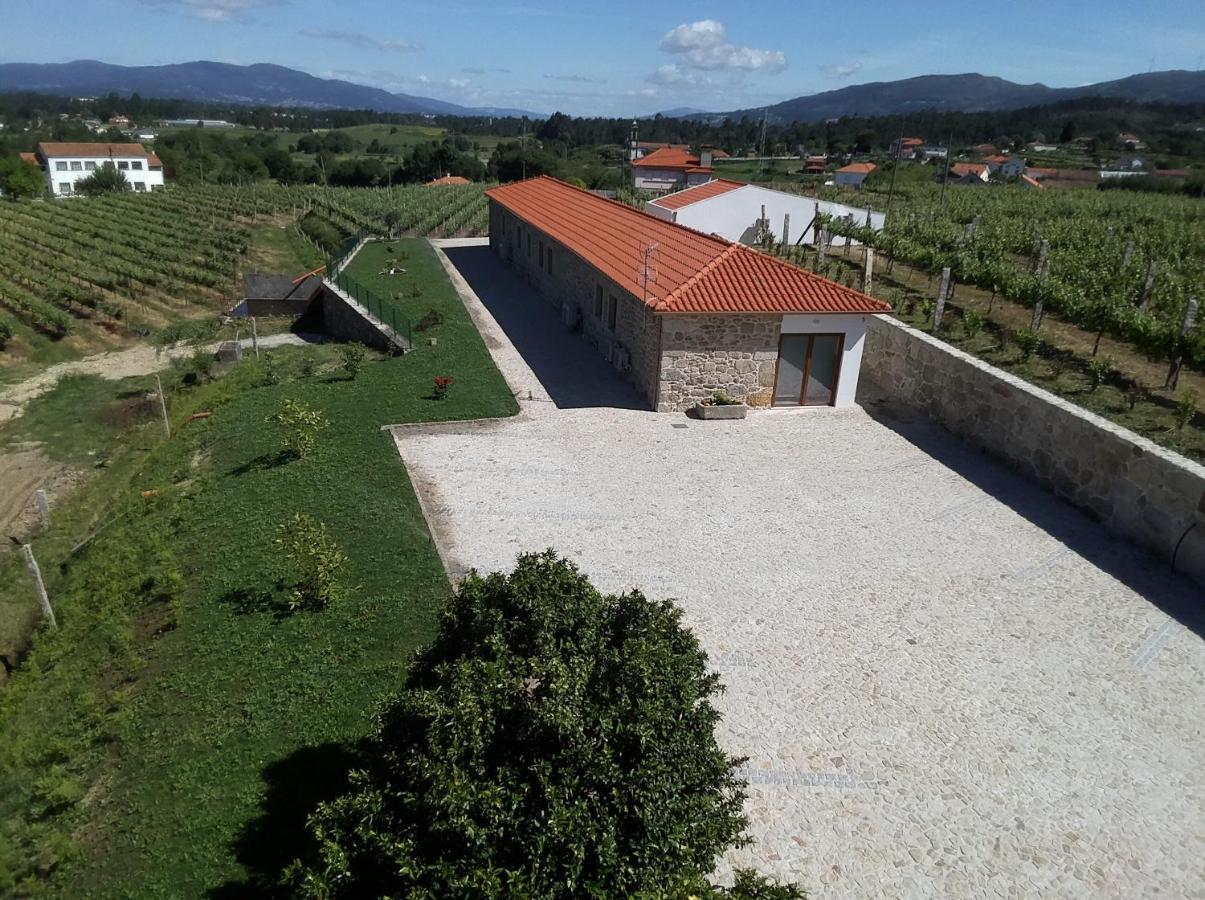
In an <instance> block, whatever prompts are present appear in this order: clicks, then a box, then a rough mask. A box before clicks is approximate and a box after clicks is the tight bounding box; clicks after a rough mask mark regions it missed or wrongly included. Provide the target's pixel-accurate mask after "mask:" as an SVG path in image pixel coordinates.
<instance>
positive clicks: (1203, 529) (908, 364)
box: [862, 316, 1205, 584]
mask: <svg viewBox="0 0 1205 900" xmlns="http://www.w3.org/2000/svg"><path fill="white" fill-rule="evenodd" d="M862 365H863V372H862V374H863V377H864V379H868V380H869V381H872V382H874V384H875V385H877V386H878V387H879V388H880V389H882V390H883V391H885V392H886V393H887V395H888V396H889V397H891V398H892V399H895V400H897V401H900V402H902V403H904V404H905V405H908V406H911V407H914V408H916V409H918V410H920V411H922V412H924V413H925V414H926V415H928V416H929V417H930V418H931V419H933V420H934V421H936V422H938V423H939V424H941V425H943V426H944V427H945V428H947V429H949V430H950V431H951V432H953V433H954V434H956V435H958V436H959V437H961V438H963V439H964V440H966V441H967V442H968V443H970V444H972V445H973V446H975V447H978V448H979V449H980V450H982V451H984V452H985V453H988V454H989V455H991V456H993V457H995V458H997V459H999V460H1000V461H1002V462H1004V463H1005V464H1006V465H1008V466H1009V467H1011V468H1013V469H1015V470H1017V471H1019V472H1020V473H1021V474H1023V475H1025V476H1027V477H1028V478H1031V479H1033V480H1034V481H1036V482H1038V483H1039V484H1041V485H1043V486H1044V487H1046V488H1048V489H1050V490H1051V491H1053V492H1054V493H1055V494H1057V495H1058V496H1060V497H1062V498H1063V499H1065V500H1067V501H1068V502H1070V503H1071V504H1072V505H1074V506H1077V507H1079V508H1080V509H1081V510H1083V511H1085V512H1087V513H1088V514H1089V515H1091V516H1092V517H1094V518H1096V519H1098V520H1099V521H1100V522H1102V523H1103V524H1104V525H1105V527H1106V528H1108V529H1109V530H1110V531H1112V532H1114V533H1115V534H1118V535H1120V536H1122V537H1125V538H1127V539H1129V540H1131V541H1133V542H1134V543H1136V544H1139V545H1141V546H1143V547H1146V548H1147V549H1149V550H1151V551H1152V552H1154V553H1155V554H1156V555H1157V556H1159V557H1161V558H1162V559H1165V560H1168V561H1170V560H1171V559H1172V554H1173V552H1174V551H1175V549H1176V546H1177V543H1179V542H1181V540H1182V543H1180V546H1179V552H1178V553H1177V555H1176V571H1178V572H1183V573H1186V574H1188V575H1189V576H1190V577H1192V578H1193V579H1194V580H1196V581H1197V582H1199V583H1201V584H1205V516H1201V514H1200V513H1199V512H1198V508H1199V505H1200V504H1201V503H1203V502H1205V467H1202V466H1200V465H1197V464H1196V463H1194V462H1192V461H1190V460H1188V459H1185V458H1184V457H1182V456H1180V455H1178V454H1176V453H1173V452H1171V451H1170V450H1166V449H1164V448H1162V447H1160V446H1158V445H1157V444H1154V443H1152V442H1151V441H1148V440H1147V439H1145V438H1143V437H1140V436H1139V435H1137V434H1134V433H1133V432H1132V431H1129V430H1127V429H1125V428H1122V427H1120V426H1118V425H1115V424H1113V423H1112V422H1109V421H1107V420H1105V419H1102V418H1101V417H1100V416H1097V415H1094V414H1093V413H1090V412H1088V411H1086V410H1084V409H1081V408H1080V407H1078V406H1075V405H1074V404H1071V403H1068V402H1067V401H1065V400H1063V399H1061V398H1059V397H1056V396H1054V395H1053V394H1051V393H1048V392H1047V391H1043V390H1041V389H1040V388H1036V387H1034V386H1033V385H1031V384H1029V383H1027V382H1025V381H1022V380H1021V379H1020V378H1016V377H1014V376H1012V375H1009V374H1008V373H1007V372H1002V371H1000V370H999V369H996V368H994V367H992V366H989V365H987V364H986V363H984V362H982V361H980V360H978V359H975V358H974V357H972V356H968V355H967V354H965V353H962V352H961V351H959V350H956V349H954V348H953V347H950V346H949V345H947V344H945V343H943V342H941V341H938V340H936V339H934V338H932V337H930V336H929V335H927V334H924V333H923V332H920V331H917V330H916V329H914V328H910V327H908V326H906V325H903V324H902V323H900V322H899V321H897V320H895V319H892V318H889V317H885V316H875V317H873V318H872V319H871V322H870V328H869V331H868V333H867V337H866V348H865V352H864V353H863V358H862ZM1194 521H1199V522H1201V524H1198V525H1197V526H1196V527H1195V528H1193V529H1192V530H1191V531H1189V532H1188V535H1187V537H1185V536H1184V535H1185V531H1186V530H1187V529H1189V526H1191V525H1192V524H1193V522H1194Z"/></svg>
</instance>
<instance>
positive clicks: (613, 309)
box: [607, 294, 619, 331]
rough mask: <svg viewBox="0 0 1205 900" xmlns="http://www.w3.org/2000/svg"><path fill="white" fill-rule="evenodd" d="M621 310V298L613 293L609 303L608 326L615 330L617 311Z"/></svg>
mask: <svg viewBox="0 0 1205 900" xmlns="http://www.w3.org/2000/svg"><path fill="white" fill-rule="evenodd" d="M618 311H619V300H618V299H616V297H615V295H614V294H612V295H611V298H610V302H609V303H607V327H608V328H610V329H611V330H612V331H614V330H615V318H616V313H618Z"/></svg>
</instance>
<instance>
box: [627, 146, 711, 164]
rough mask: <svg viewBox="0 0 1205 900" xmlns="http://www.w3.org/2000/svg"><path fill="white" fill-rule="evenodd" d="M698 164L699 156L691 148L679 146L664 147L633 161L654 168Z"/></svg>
mask: <svg viewBox="0 0 1205 900" xmlns="http://www.w3.org/2000/svg"><path fill="white" fill-rule="evenodd" d="M698 164H699V157H697V156H695V155H694V154H693V153H691V152H690V151H689V150H685V149H679V148H677V147H662V148H661V149H660V150H654V151H653V152H652V153H649V154H647V155H645V156H643V157H641V158H640V159H638V160H635V161H634V162H633V163H632V165H633V166H636V167H640V166H647V167H649V168H653V169H688V168H691V167H692V166H698Z"/></svg>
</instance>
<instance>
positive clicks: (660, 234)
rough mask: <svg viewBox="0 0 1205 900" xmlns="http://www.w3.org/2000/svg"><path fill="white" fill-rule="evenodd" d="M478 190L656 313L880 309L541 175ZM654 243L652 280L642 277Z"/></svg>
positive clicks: (739, 248)
mask: <svg viewBox="0 0 1205 900" xmlns="http://www.w3.org/2000/svg"><path fill="white" fill-rule="evenodd" d="M485 193H486V196H487V197H489V198H490V199H491V200H493V201H494V202H496V203H498V204H499V205H500V206H502V207H503V208H505V209H507V210H509V211H510V212H511V213H513V214H514V215H516V216H518V217H519V218H520V219H522V220H523V221H524V222H526V223H527V224H529V225H531V226H532V227H533V228H536V229H538V230H540V231H542V232H543V233H544V234H546V235H548V236H549V237H550V238H552V239H553V240H555V241H558V242H559V243H561V244H563V245H564V246H565V247H566V248H567V249H568V250H569V251H570V252H572V253H574V254H576V255H577V256H579V257H581V258H582V259H583V260H584V261H585V262H586V263H588V264H589V265H591V266H593V267H594V268H595V269H597V270H598V271H600V272H602V273H603V274H604V275H606V276H607V277H608V278H610V279H611V280H612V281H614V282H616V283H617V284H618V285H619V286H620V287H622V288H623V289H624V290H626V291H628V292H629V293H631V294H633V295H635V296H637V297H645V302H646V303H647V304H648V305H649V306H650V307H651V308H652V309H653V310H654V311H655V312H659V313H692V312H718V313H880V312H887V311H888V310H889V309H890V307H889V306H888V305H887V304H886V303H883V302H882V301H880V300H875V299H874V298H873V297H868V296H867V295H865V294H862V293H860V292H858V291H855V290H852V289H850V288H847V287H844V286H842V285H840V284H837V283H836V282H833V281H829V280H828V279H827V278H821V277H820V276H819V275H817V274H815V273H814V272H809V271H807V270H805V269H800V268H797V267H795V266H792V265H790V264H788V263H785V262H783V261H782V260H779V259H776V258H774V257H772V256H768V255H766V254H764V253H759V252H758V251H756V250H752V249H750V248H749V247H745V246H743V245H742V244H735V243H730V242H728V241H725V240H723V239H722V238H718V237H714V236H711V235H706V234H703V233H702V232H698V231H693V230H691V229H689V228H685V227H683V226H681V225H675V224H674V223H672V222H666V221H665V220H664V219H659V218H657V217H656V216H652V215H649V214H648V213H645V212H642V211H641V210H638V209H634V208H632V207H630V206H626V205H624V204H622V203H618V202H616V201H614V200H607V199H604V198H602V197H599V196H597V195H595V194H591V193H590V192H589V191H584V190H581V189H580V188H575V187H573V186H572V185H568V184H565V183H564V182H563V181H558V180H556V179H555V178H551V177H549V176H547V175H541V176H540V177H538V178H529V179H527V180H526V181H519V182H515V183H513V184H508V185H503V186H501V187H496V188H491V189H490V190H488V191H486V192H485ZM654 244H656V245H657V250H656V256H655V268H656V273H657V277H656V281H655V282H654V283H652V284H650V285H649V286H648V291H647V296H646V292H645V286H644V284H643V283H642V277H641V273H642V272H643V269H644V252H645V249H646V248H648V247H650V246H652V245H654Z"/></svg>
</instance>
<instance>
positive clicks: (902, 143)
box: [888, 137, 925, 159]
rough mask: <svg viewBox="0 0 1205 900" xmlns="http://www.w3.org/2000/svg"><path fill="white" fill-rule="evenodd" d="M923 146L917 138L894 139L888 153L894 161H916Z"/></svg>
mask: <svg viewBox="0 0 1205 900" xmlns="http://www.w3.org/2000/svg"><path fill="white" fill-rule="evenodd" d="M924 146H925V142H924V141H923V140H921V139H920V138H918V137H906V138H896V139H895V140H894V141H892V142H891V146H890V147H889V148H888V153H890V154H891V156H892V157H894V158H896V159H916V157H917V156H918V155H919V154H920V153H921V151H922V149H923V148H924Z"/></svg>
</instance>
